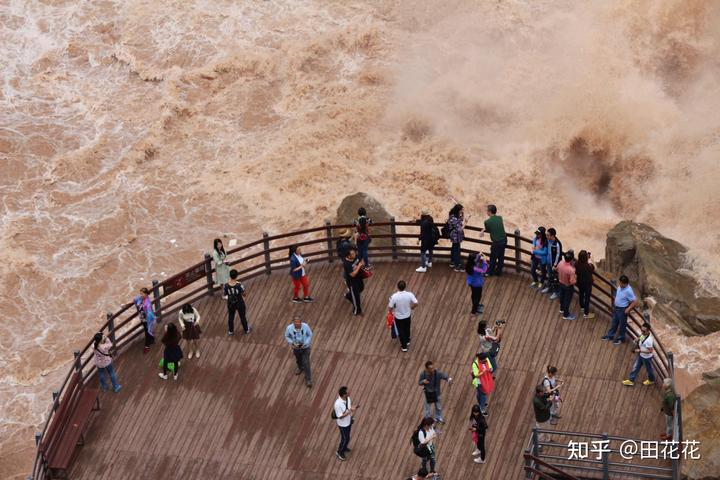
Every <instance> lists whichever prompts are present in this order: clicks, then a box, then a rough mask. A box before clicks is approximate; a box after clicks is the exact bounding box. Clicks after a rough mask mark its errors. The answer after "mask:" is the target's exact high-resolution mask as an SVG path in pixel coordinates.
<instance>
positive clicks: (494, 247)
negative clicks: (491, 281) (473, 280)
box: [487, 239, 507, 277]
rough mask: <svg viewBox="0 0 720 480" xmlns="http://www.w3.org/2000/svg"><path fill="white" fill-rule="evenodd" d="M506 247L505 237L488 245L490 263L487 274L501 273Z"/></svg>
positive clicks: (498, 274)
mask: <svg viewBox="0 0 720 480" xmlns="http://www.w3.org/2000/svg"><path fill="white" fill-rule="evenodd" d="M506 247H507V239H505V240H498V241H497V242H492V244H491V245H490V263H489V265H488V271H487V273H488V274H489V275H497V276H498V277H499V276H500V275H502V270H503V266H504V265H505V248H506Z"/></svg>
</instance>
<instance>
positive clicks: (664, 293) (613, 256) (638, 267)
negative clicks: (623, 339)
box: [602, 221, 720, 335]
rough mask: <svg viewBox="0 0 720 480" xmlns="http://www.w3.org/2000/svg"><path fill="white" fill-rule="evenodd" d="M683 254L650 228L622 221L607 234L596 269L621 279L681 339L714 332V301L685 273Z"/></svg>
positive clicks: (718, 317)
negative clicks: (599, 266) (652, 303)
mask: <svg viewBox="0 0 720 480" xmlns="http://www.w3.org/2000/svg"><path fill="white" fill-rule="evenodd" d="M686 254H687V248H685V247H684V246H683V245H682V244H680V243H679V242H676V241H675V240H672V239H670V238H667V237H663V236H662V235H660V233H658V232H657V231H656V230H655V229H653V228H652V227H649V226H647V225H644V224H641V223H634V222H629V221H623V222H620V223H618V224H617V225H615V227H613V228H612V230H610V231H609V232H608V235H607V244H606V246H605V261H604V262H603V264H602V268H603V269H604V270H607V271H608V272H610V273H611V274H612V275H613V276H614V277H615V278H617V276H618V275H620V274H623V273H624V274H625V275H627V276H628V277H629V278H630V281H631V283H632V285H633V286H634V287H635V288H636V292H638V291H639V293H640V294H641V295H642V296H643V297H645V296H652V297H654V298H655V299H656V300H657V302H658V303H657V306H656V307H655V314H656V315H658V316H662V317H664V318H666V319H667V320H668V321H670V322H672V323H674V324H676V325H678V326H679V327H680V328H681V329H682V331H683V332H684V333H685V334H686V335H706V334H708V333H712V332H716V331H720V298H718V297H714V296H712V295H709V294H708V293H707V292H705V291H704V290H703V289H702V287H701V286H700V284H699V283H698V282H697V281H696V280H695V278H693V277H692V276H691V275H690V274H689V273H686V272H687V268H686V260H685V259H686Z"/></svg>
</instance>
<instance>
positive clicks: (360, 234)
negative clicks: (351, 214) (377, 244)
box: [355, 207, 372, 268]
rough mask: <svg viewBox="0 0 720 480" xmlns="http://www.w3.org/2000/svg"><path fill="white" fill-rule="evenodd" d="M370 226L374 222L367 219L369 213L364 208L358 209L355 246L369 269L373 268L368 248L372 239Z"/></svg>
mask: <svg viewBox="0 0 720 480" xmlns="http://www.w3.org/2000/svg"><path fill="white" fill-rule="evenodd" d="M370 225H372V220H370V219H369V218H367V211H365V208H364V207H360V208H358V218H357V219H356V220H355V244H356V245H357V250H358V257H360V259H361V260H362V261H364V262H365V266H366V267H367V268H372V265H370V259H369V258H368V248H369V247H370V242H372V237H370Z"/></svg>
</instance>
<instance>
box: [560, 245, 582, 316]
mask: <svg viewBox="0 0 720 480" xmlns="http://www.w3.org/2000/svg"><path fill="white" fill-rule="evenodd" d="M557 272H558V281H559V282H560V311H561V312H562V316H563V320H575V319H576V318H577V317H575V315H573V314H571V313H570V303H571V302H572V297H573V291H574V289H575V284H576V283H577V276H576V275H575V254H574V253H573V251H572V250H568V251H567V252H566V253H565V255H563V259H562V260H561V261H560V263H559V264H558V267H557Z"/></svg>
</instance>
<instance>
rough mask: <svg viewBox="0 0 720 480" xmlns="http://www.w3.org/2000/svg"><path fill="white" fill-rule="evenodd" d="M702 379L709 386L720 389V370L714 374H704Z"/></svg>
mask: <svg viewBox="0 0 720 480" xmlns="http://www.w3.org/2000/svg"><path fill="white" fill-rule="evenodd" d="M702 378H703V380H705V382H706V383H707V384H708V385H713V386H715V387H720V368H718V369H717V370H714V371H712V372H705V373H703V374H702Z"/></svg>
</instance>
